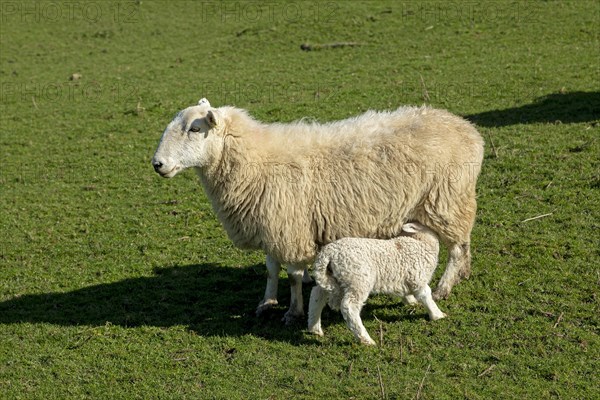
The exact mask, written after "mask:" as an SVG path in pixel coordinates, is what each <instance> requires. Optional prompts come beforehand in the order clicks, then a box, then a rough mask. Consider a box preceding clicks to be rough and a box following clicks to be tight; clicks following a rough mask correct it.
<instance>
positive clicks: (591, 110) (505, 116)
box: [465, 92, 600, 127]
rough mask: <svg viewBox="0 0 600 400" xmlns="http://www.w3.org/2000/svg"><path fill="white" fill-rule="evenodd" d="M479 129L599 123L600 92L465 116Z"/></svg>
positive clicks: (547, 98)
mask: <svg viewBox="0 0 600 400" xmlns="http://www.w3.org/2000/svg"><path fill="white" fill-rule="evenodd" d="M465 118H466V119H468V120H469V121H472V122H474V123H476V124H477V125H479V126H486V127H501V126H508V125H515V124H531V123H557V122H558V121H560V122H561V123H564V124H567V123H578V122H593V121H598V120H600V92H571V93H552V94H549V95H546V96H543V97H540V98H538V99H536V101H534V102H533V103H531V104H526V105H524V106H520V107H513V108H507V109H504V110H492V111H485V112H482V113H478V114H471V115H466V116H465Z"/></svg>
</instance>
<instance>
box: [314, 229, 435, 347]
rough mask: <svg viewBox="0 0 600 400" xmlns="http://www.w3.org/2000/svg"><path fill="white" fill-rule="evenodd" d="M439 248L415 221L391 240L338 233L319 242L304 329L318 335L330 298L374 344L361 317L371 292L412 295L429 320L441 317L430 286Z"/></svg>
mask: <svg viewBox="0 0 600 400" xmlns="http://www.w3.org/2000/svg"><path fill="white" fill-rule="evenodd" d="M438 252H439V244H438V238H437V235H436V233H435V232H433V231H432V230H431V229H429V228H427V227H425V226H423V225H421V224H419V223H416V222H415V223H408V224H405V225H404V226H403V227H402V234H401V236H399V237H396V238H394V239H389V240H378V239H359V238H343V239H340V240H337V241H335V242H333V243H330V244H328V245H326V246H324V247H323V248H322V249H321V251H320V252H319V254H318V255H317V258H316V260H315V264H314V269H315V270H314V277H315V281H316V282H317V286H315V287H314V288H313V289H312V292H311V294H310V303H309V309H308V330H309V332H312V333H315V334H317V335H320V336H323V330H322V328H321V312H322V311H323V307H325V304H326V303H327V302H329V306H330V307H331V308H332V309H334V310H341V312H342V315H343V316H344V320H346V324H347V325H348V328H350V330H351V331H352V332H353V333H354V336H356V338H357V339H358V340H359V341H360V342H361V343H363V344H368V345H374V344H375V342H374V341H373V339H371V337H370V336H369V333H368V332H367V330H366V329H365V327H364V325H363V323H362V320H361V319H360V311H361V309H362V307H363V305H364V303H365V302H366V301H367V298H368V297H369V294H371V293H387V294H396V295H399V296H402V297H406V296H414V297H415V298H416V299H417V300H418V301H419V302H420V303H421V304H423V305H424V306H425V308H426V309H427V312H428V313H429V318H430V319H431V320H437V319H440V318H444V317H445V316H446V315H445V314H444V313H443V312H441V311H440V309H439V308H438V306H437V304H435V302H434V301H433V298H432V297H431V289H430V288H429V281H430V280H431V277H432V275H433V272H434V271H435V268H436V266H437V262H438Z"/></svg>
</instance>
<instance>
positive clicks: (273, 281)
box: [256, 254, 281, 316]
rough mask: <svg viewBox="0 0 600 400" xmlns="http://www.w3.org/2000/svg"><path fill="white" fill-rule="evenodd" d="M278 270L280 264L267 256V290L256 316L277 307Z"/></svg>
mask: <svg viewBox="0 0 600 400" xmlns="http://www.w3.org/2000/svg"><path fill="white" fill-rule="evenodd" d="M280 269H281V264H280V263H279V262H278V261H275V259H274V258H273V257H271V256H270V255H268V254H267V288H266V289H265V297H264V298H263V300H262V301H261V302H260V303H259V304H258V307H257V308H256V316H260V315H261V314H262V313H263V312H265V311H267V310H269V309H270V308H272V307H273V306H276V305H277V285H278V283H279V270H280Z"/></svg>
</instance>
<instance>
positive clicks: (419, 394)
mask: <svg viewBox="0 0 600 400" xmlns="http://www.w3.org/2000/svg"><path fill="white" fill-rule="evenodd" d="M429 369H431V364H429V365H428V366H427V370H426V371H425V375H423V379H421V383H420V384H419V388H418V389H417V393H416V394H415V397H413V400H418V399H420V398H421V393H422V392H423V385H424V384H425V378H427V374H428V373H429Z"/></svg>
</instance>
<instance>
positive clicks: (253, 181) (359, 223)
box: [153, 103, 483, 312]
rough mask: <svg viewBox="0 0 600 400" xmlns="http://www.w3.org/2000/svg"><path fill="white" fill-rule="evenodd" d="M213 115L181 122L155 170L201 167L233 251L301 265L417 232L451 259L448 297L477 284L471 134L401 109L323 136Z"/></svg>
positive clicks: (467, 127)
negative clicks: (456, 288)
mask: <svg viewBox="0 0 600 400" xmlns="http://www.w3.org/2000/svg"><path fill="white" fill-rule="evenodd" d="M207 104H208V103H206V104H204V105H199V106H194V107H189V108H187V109H185V110H183V111H182V112H180V113H179V114H178V115H177V116H176V117H175V119H174V120H173V121H172V122H171V123H170V124H169V126H168V127H167V129H166V130H165V133H164V134H163V137H162V139H161V143H160V144H159V147H158V149H157V151H156V154H155V156H154V159H153V164H154V167H155V169H156V171H157V172H159V173H160V174H161V175H163V176H165V177H172V176H174V175H175V174H176V173H177V172H178V171H180V170H182V169H184V168H187V167H195V168H196V170H197V173H198V175H199V176H200V179H201V181H202V185H203V186H204V188H205V191H206V193H207V196H208V198H209V199H210V201H211V203H212V206H213V209H214V210H215V212H216V214H217V216H218V218H219V220H220V221H221V223H222V224H223V226H224V228H225V230H226V231H227V234H228V236H229V237H230V239H231V240H232V241H233V242H234V244H235V245H236V246H238V247H240V248H247V249H262V250H264V251H265V252H266V253H267V255H270V256H271V257H272V258H273V259H274V260H276V261H279V262H281V263H286V264H294V265H299V264H305V263H309V262H311V260H313V259H314V257H315V255H316V252H317V249H318V248H319V247H320V246H322V245H325V244H327V243H330V242H332V241H334V240H337V239H340V238H342V237H363V238H382V239H387V238H391V237H394V236H397V235H398V234H399V233H400V231H401V227H402V224H403V223H404V222H406V221H407V220H418V221H420V222H421V223H423V224H426V225H428V226H430V227H431V228H432V229H434V230H435V231H436V232H437V233H438V234H439V235H440V237H441V239H442V240H443V241H444V242H445V243H446V244H447V245H448V246H449V249H450V262H449V267H448V270H447V273H446V274H445V275H444V278H443V279H442V280H444V279H446V282H445V283H444V285H445V287H444V288H445V289H444V293H442V295H447V294H448V293H449V291H450V288H451V287H452V284H453V283H454V281H455V280H456V279H458V278H457V276H456V275H458V274H459V273H462V274H463V275H468V272H469V270H468V268H469V241H470V240H469V236H470V232H471V228H472V226H473V222H474V218H475V210H476V201H475V184H476V180H477V176H478V174H479V171H480V168H481V162H482V159H483V140H482V138H481V136H480V135H479V133H478V132H477V131H476V129H475V128H474V127H473V126H472V125H471V124H470V123H469V122H467V121H465V120H463V119H462V118H460V117H457V116H454V115H452V114H450V113H448V112H446V111H442V110H436V109H431V108H428V107H420V108H417V107H401V108H399V109H397V110H395V111H389V112H374V111H368V112H366V113H364V114H362V115H360V116H357V117H353V118H349V119H345V120H342V121H337V122H331V123H325V124H318V123H311V122H304V121H300V122H295V123H290V124H279V123H275V124H265V123H261V122H259V121H256V120H254V119H253V118H251V117H250V116H249V115H248V114H247V113H246V112H245V111H244V110H241V109H237V108H232V107H221V108H211V107H210V105H207ZM194 132H197V133H194ZM451 267H452V268H451ZM450 269H451V270H452V271H450ZM446 275H448V276H446ZM442 283H443V282H440V286H441V285H442ZM299 295H300V296H301V292H300V293H299ZM298 307H300V312H301V305H299V306H298Z"/></svg>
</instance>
